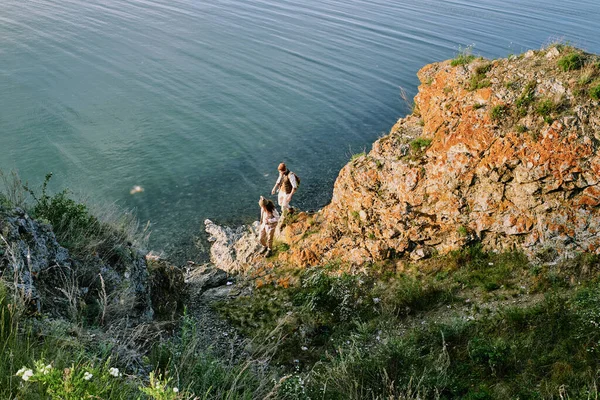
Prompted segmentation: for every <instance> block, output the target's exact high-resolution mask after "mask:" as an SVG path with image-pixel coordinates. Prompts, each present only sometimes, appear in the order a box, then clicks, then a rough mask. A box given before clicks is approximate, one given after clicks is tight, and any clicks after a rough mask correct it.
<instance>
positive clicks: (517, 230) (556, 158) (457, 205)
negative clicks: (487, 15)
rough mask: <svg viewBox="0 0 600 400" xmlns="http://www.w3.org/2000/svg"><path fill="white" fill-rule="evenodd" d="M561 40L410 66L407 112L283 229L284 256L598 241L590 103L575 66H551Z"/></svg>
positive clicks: (596, 128) (594, 245) (304, 261)
mask: <svg viewBox="0 0 600 400" xmlns="http://www.w3.org/2000/svg"><path fill="white" fill-rule="evenodd" d="M565 51H576V50H573V49H568V50H564V49H563V50H562V52H561V51H560V49H558V48H555V47H553V48H551V49H549V50H542V51H532V52H531V53H528V55H526V56H524V57H518V58H515V57H513V58H511V59H504V60H494V61H486V60H476V61H474V62H472V63H471V64H468V65H458V66H452V65H451V63H450V61H446V62H442V63H436V64H431V65H428V66H425V67H424V68H423V69H421V71H419V73H418V76H419V79H420V80H421V86H420V87H419V93H418V94H417V96H416V97H415V112H414V113H413V115H409V116H408V117H406V118H403V119H401V120H399V121H398V122H397V123H396V125H395V126H394V127H393V128H392V130H391V133H390V134H389V135H388V136H385V137H383V138H381V139H379V140H378V141H377V142H375V144H374V145H373V149H372V150H371V151H370V152H369V153H368V154H367V155H365V156H361V157H358V158H356V159H354V160H353V161H351V162H350V163H349V164H347V165H346V166H345V167H344V168H343V169H342V171H341V172H340V174H339V176H338V178H337V180H336V182H335V186H334V192H333V198H332V201H331V204H329V205H328V206H327V207H325V208H324V209H323V210H322V211H321V212H319V213H318V214H317V215H316V216H314V218H313V219H312V223H311V224H309V223H308V221H307V220H306V219H305V220H299V221H298V222H297V223H296V224H295V225H292V226H290V227H288V228H286V229H288V230H289V232H290V234H289V235H288V239H289V243H290V245H291V255H288V256H287V257H288V260H290V261H293V262H296V263H298V264H300V265H314V264H316V263H323V262H327V260H334V259H335V260H341V261H345V262H348V263H350V264H355V265H360V264H362V263H365V262H371V261H377V260H382V259H385V258H389V257H395V256H409V257H410V258H412V259H420V258H425V257H428V256H430V255H431V254H434V253H447V252H449V251H451V250H454V249H458V248H460V247H462V246H464V245H465V244H468V243H470V242H473V241H475V240H478V241H481V242H482V243H483V244H484V246H486V247H488V248H494V249H497V250H502V249H512V248H520V249H523V250H524V251H525V252H526V253H527V254H529V255H533V254H535V252H537V251H539V250H540V249H543V248H545V247H553V248H555V249H556V250H557V251H558V253H559V254H561V255H567V254H570V253H572V252H576V251H590V252H595V253H598V252H600V236H599V234H598V232H599V231H600V209H599V205H600V187H599V186H598V183H599V182H600V157H599V156H598V154H597V148H598V145H599V143H600V108H599V107H598V106H599V104H598V101H595V100H593V99H592V98H591V97H589V96H588V95H586V94H585V92H584V91H583V89H584V88H582V87H581V85H582V84H581V79H579V75H580V74H582V72H581V71H562V70H561V69H560V68H559V67H558V65H557V58H558V57H559V56H562V55H564V54H565ZM557 52H558V54H557ZM584 57H587V58H588V60H589V64H590V65H591V64H593V63H596V62H598V58H597V57H596V56H592V55H584ZM593 68H596V67H593ZM582 93H583V94H582ZM292 231H293V232H292Z"/></svg>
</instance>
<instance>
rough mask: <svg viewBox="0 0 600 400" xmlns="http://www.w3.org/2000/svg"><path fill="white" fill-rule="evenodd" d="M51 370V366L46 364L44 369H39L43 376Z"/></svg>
mask: <svg viewBox="0 0 600 400" xmlns="http://www.w3.org/2000/svg"><path fill="white" fill-rule="evenodd" d="M51 369H52V364H48V365H46V366H45V367H42V368H40V372H41V373H42V374H44V375H48V374H49V373H50V370H51Z"/></svg>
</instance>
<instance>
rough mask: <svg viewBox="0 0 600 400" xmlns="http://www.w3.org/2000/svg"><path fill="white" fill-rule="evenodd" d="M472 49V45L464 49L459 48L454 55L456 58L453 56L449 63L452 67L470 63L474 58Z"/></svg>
mask: <svg viewBox="0 0 600 400" xmlns="http://www.w3.org/2000/svg"><path fill="white" fill-rule="evenodd" d="M472 51H473V47H472V46H468V47H466V48H464V49H459V53H458V55H457V56H456V58H454V59H453V60H452V61H451V62H450V65H451V66H453V67H456V66H459V65H467V64H470V63H471V62H472V61H473V60H475V58H476V57H475V56H474V55H473V54H471V53H472Z"/></svg>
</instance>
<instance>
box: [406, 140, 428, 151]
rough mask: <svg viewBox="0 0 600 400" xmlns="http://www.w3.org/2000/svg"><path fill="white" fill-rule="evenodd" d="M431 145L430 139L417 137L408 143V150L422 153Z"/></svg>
mask: <svg viewBox="0 0 600 400" xmlns="http://www.w3.org/2000/svg"><path fill="white" fill-rule="evenodd" d="M430 145H431V139H426V138H423V137H419V138H416V139H414V140H413V141H411V142H410V148H411V149H412V151H414V152H422V151H423V150H424V149H426V148H427V147H429V146H430Z"/></svg>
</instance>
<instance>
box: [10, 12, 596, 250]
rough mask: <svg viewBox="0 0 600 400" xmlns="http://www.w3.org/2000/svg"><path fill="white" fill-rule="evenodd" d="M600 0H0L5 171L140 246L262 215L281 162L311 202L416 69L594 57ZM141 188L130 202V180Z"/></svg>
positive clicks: (400, 109)
mask: <svg viewBox="0 0 600 400" xmlns="http://www.w3.org/2000/svg"><path fill="white" fill-rule="evenodd" d="M599 20H600V6H598V3H597V1H596V0H582V1H577V2H575V1H557V0H551V1H537V0H536V1H525V2H522V1H517V0H511V1H500V0H485V1H479V2H477V4H473V2H466V1H441V0H432V1H427V0H426V1H421V2H410V1H404V0H401V1H356V0H336V1H333V0H330V1H328V0H325V1H314V0H301V1H277V2H275V1H269V0H263V1H255V0H247V1H241V0H221V1H219V0H206V1H197V0H168V1H167V0H153V1H148V0H144V1H132V0H128V1H124V0H108V1H106V0H89V1H81V0H66V1H60V2H58V1H55V0H35V1H26V2H23V1H22V0H4V1H2V3H1V4H0V38H1V39H0V135H1V136H0V138H1V144H0V168H1V169H3V170H9V169H18V170H19V172H20V174H21V176H22V177H23V178H24V179H25V180H28V181H29V182H31V183H40V182H41V181H42V180H43V177H44V175H45V174H46V173H47V172H50V171H52V172H53V173H54V178H53V182H52V187H53V188H55V189H59V188H63V187H69V188H71V189H72V190H73V191H74V192H75V193H76V194H77V193H83V194H84V197H86V198H89V201H90V202H92V203H100V204H103V203H113V202H115V203H117V204H118V205H119V206H121V207H123V208H126V209H135V212H136V214H137V216H138V217H139V218H140V220H141V221H144V222H145V221H150V222H151V224H152V228H151V229H152V231H153V234H152V242H151V247H153V248H156V249H167V250H168V251H174V249H180V248H185V247H187V246H190V247H193V242H194V236H195V235H197V234H198V232H199V231H200V230H201V229H202V227H203V226H202V221H203V220H204V219H205V218H211V219H214V220H216V221H217V222H221V223H240V222H247V221H249V220H252V219H255V218H257V216H258V206H257V201H258V197H259V196H260V195H267V194H268V193H270V190H271V188H272V186H273V183H274V181H275V179H276V168H277V164H278V163H279V162H280V161H282V160H284V161H286V162H287V163H288V164H289V166H290V168H291V169H292V170H294V171H296V172H297V173H298V174H299V175H300V176H301V177H302V187H301V189H300V191H299V192H298V194H297V196H296V197H295V198H294V200H295V203H296V205H297V206H299V207H300V208H302V209H318V208H320V207H322V206H323V205H325V204H326V203H327V202H328V201H329V199H330V197H331V193H332V189H333V182H334V180H335V177H336V176H337V173H338V171H339V169H340V168H341V167H342V166H343V165H344V164H345V163H346V162H347V160H348V159H349V158H350V156H351V155H352V154H353V153H359V152H362V151H364V150H367V151H368V149H369V148H370V145H371V143H372V142H373V141H374V140H376V139H377V137H379V136H381V135H382V134H384V133H386V132H387V131H388V130H389V128H390V127H391V126H392V125H393V124H394V122H395V121H396V120H397V119H398V118H399V117H401V116H403V115H405V114H406V113H407V112H408V109H409V108H408V106H407V104H406V103H405V101H404V100H403V99H402V98H401V95H400V93H401V90H400V88H404V89H405V90H406V92H407V94H408V96H409V98H412V96H413V95H414V94H415V93H416V88H417V85H418V80H417V78H416V72H417V71H418V69H419V68H420V67H422V66H423V65H425V64H427V63H430V62H433V61H438V60H444V59H448V58H452V57H454V56H455V55H456V54H457V52H458V51H459V48H460V47H463V48H464V47H465V46H468V45H474V49H473V53H474V54H477V55H482V56H484V57H488V58H496V57H506V56H507V55H509V54H511V53H514V54H516V53H520V52H522V51H525V50H527V49H529V48H534V49H536V48H540V47H542V46H543V45H545V44H548V43H550V42H552V41H555V40H567V41H570V42H571V43H572V44H574V45H576V46H578V47H581V48H583V49H585V50H587V51H590V52H596V53H598V52H600V30H599V29H598V21H599ZM136 185H139V186H140V187H141V188H143V191H138V192H137V193H134V194H131V192H130V191H131V190H132V188H133V187H134V186H136Z"/></svg>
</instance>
